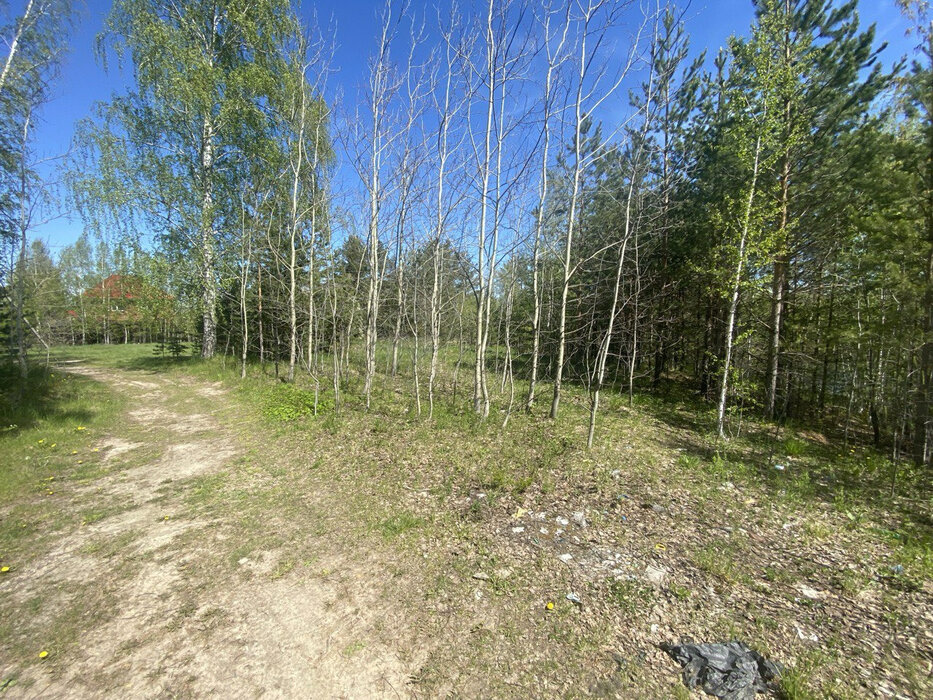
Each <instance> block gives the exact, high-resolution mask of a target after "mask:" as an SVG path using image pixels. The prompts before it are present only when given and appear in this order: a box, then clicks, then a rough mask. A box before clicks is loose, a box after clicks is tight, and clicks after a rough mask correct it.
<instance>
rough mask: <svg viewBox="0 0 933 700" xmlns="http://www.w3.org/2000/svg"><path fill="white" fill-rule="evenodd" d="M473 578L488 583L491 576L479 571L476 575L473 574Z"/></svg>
mask: <svg viewBox="0 0 933 700" xmlns="http://www.w3.org/2000/svg"><path fill="white" fill-rule="evenodd" d="M473 578H475V579H476V580H477V581H488V580H489V574H484V573H483V572H482V571H477V572H476V573H475V574H473Z"/></svg>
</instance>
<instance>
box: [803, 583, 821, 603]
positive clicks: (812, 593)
mask: <svg viewBox="0 0 933 700" xmlns="http://www.w3.org/2000/svg"><path fill="white" fill-rule="evenodd" d="M797 590H798V591H800V593H801V595H803V596H804V597H806V598H809V599H810V600H819V599H820V598H822V597H823V593H820V592H819V591H818V590H816V589H815V588H810V586H808V585H807V584H805V583H798V584H797Z"/></svg>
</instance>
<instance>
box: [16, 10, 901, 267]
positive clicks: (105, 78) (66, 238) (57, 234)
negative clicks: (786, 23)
mask: <svg viewBox="0 0 933 700" xmlns="http://www.w3.org/2000/svg"><path fill="white" fill-rule="evenodd" d="M434 2H435V0H412V4H413V5H414V6H416V7H417V6H420V5H428V6H430V7H433V6H434ZM85 3H86V4H85V6H84V7H83V9H82V11H81V15H80V18H79V21H78V24H77V26H76V28H75V30H74V33H73V34H72V36H71V37H70V38H69V40H68V44H69V54H68V56H67V59H66V60H65V63H64V66H63V71H62V77H61V80H60V81H59V83H58V85H57V86H56V88H55V90H54V98H53V100H52V101H51V102H50V103H49V104H48V105H47V106H46V108H45V111H44V113H43V115H42V122H41V124H40V125H39V128H38V130H37V141H36V145H37V151H38V154H39V155H40V156H52V155H56V154H60V153H64V152H65V151H67V150H68V148H69V145H70V143H71V138H72V134H73V131H74V124H75V122H76V121H78V120H80V119H81V118H83V117H85V116H87V115H88V114H89V113H90V111H91V107H92V105H93V104H94V103H95V102H97V101H101V100H106V99H107V98H108V97H109V96H110V95H111V94H112V93H113V92H114V91H120V90H121V89H123V88H124V86H125V85H126V83H127V80H128V79H129V75H128V71H125V72H124V73H120V72H119V71H118V70H117V69H116V66H110V72H109V73H108V72H105V71H104V70H103V68H102V67H101V65H100V63H99V62H98V60H97V58H96V56H95V53H94V40H95V37H96V36H97V34H98V33H99V32H100V31H101V29H102V27H103V22H104V18H105V17H106V14H107V12H108V11H109V9H110V6H111V2H110V0H85ZM10 4H11V5H12V7H13V8H17V7H19V6H20V5H22V4H23V2H22V1H21V0H14V2H11V3H10ZM381 5H382V3H381V2H380V0H318V1H317V2H312V1H311V0H305V2H304V3H303V10H302V12H303V14H304V15H306V16H308V17H310V16H311V14H312V12H315V11H316V12H317V15H318V18H319V19H320V21H321V24H323V25H325V26H326V25H327V20H329V19H331V18H332V19H333V20H334V22H335V26H336V43H337V50H336V55H335V61H334V63H335V66H336V67H337V68H338V72H337V74H336V75H335V76H334V77H333V79H332V81H331V87H332V89H333V88H339V89H340V90H341V91H342V92H343V94H344V95H345V102H346V103H348V104H347V106H348V107H350V108H352V104H353V100H354V96H355V94H356V92H357V88H358V86H359V85H360V83H361V81H363V80H365V69H366V65H367V58H368V56H369V54H370V51H371V47H372V45H373V40H374V37H375V34H376V29H377V20H376V15H377V12H378V10H379V8H380V7H381ZM859 14H860V17H861V20H862V24H863V25H865V26H867V25H868V24H870V23H875V24H876V25H877V32H876V35H877V38H878V41H879V42H881V41H886V42H888V44H889V46H888V48H887V49H886V50H885V52H884V53H883V54H882V60H883V61H884V63H885V65H890V64H892V63H893V62H894V61H896V60H897V59H898V58H899V57H901V56H903V55H905V54H909V53H910V52H911V50H912V46H913V42H912V40H911V39H910V38H907V37H905V30H906V28H907V23H906V22H905V20H904V19H903V18H902V16H901V14H900V12H899V11H898V10H897V8H896V6H895V4H894V0H861V1H860V3H859ZM686 21H687V28H688V31H689V33H690V37H691V47H692V51H694V52H699V51H700V50H702V49H703V48H706V49H708V52H709V53H710V54H714V53H715V52H716V50H717V49H718V48H719V47H720V46H722V45H723V44H724V43H725V41H726V38H727V37H728V36H729V35H730V34H733V33H737V34H745V33H746V32H747V30H748V28H749V26H750V25H751V21H752V4H751V0H693V2H691V3H690V7H689V9H688V12H687V14H686ZM81 230H82V224H81V221H80V219H79V218H78V217H77V216H72V217H67V216H66V217H62V218H59V219H56V220H54V221H52V222H50V223H48V224H46V225H45V226H43V227H42V228H41V229H38V230H37V231H36V232H35V235H36V236H37V237H41V238H43V239H45V240H46V241H47V242H48V243H49V245H50V247H51V248H52V250H53V251H55V252H57V251H58V250H60V248H61V247H62V246H64V245H67V244H69V243H71V242H73V241H74V240H75V239H76V238H77V237H78V235H80V233H81Z"/></svg>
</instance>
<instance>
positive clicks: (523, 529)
mask: <svg viewBox="0 0 933 700" xmlns="http://www.w3.org/2000/svg"><path fill="white" fill-rule="evenodd" d="M524 531H525V528H524V526H522V525H520V526H518V527H513V528H512V532H514V533H515V534H516V535H518V534H520V533H522V532H524Z"/></svg>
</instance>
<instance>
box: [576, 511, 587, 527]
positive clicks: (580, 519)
mask: <svg viewBox="0 0 933 700" xmlns="http://www.w3.org/2000/svg"><path fill="white" fill-rule="evenodd" d="M573 521H574V522H575V523H576V524H577V525H579V526H580V527H586V517H585V515H584V513H583V511H582V510H578V511H577V512H576V513H574V514H573Z"/></svg>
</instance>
